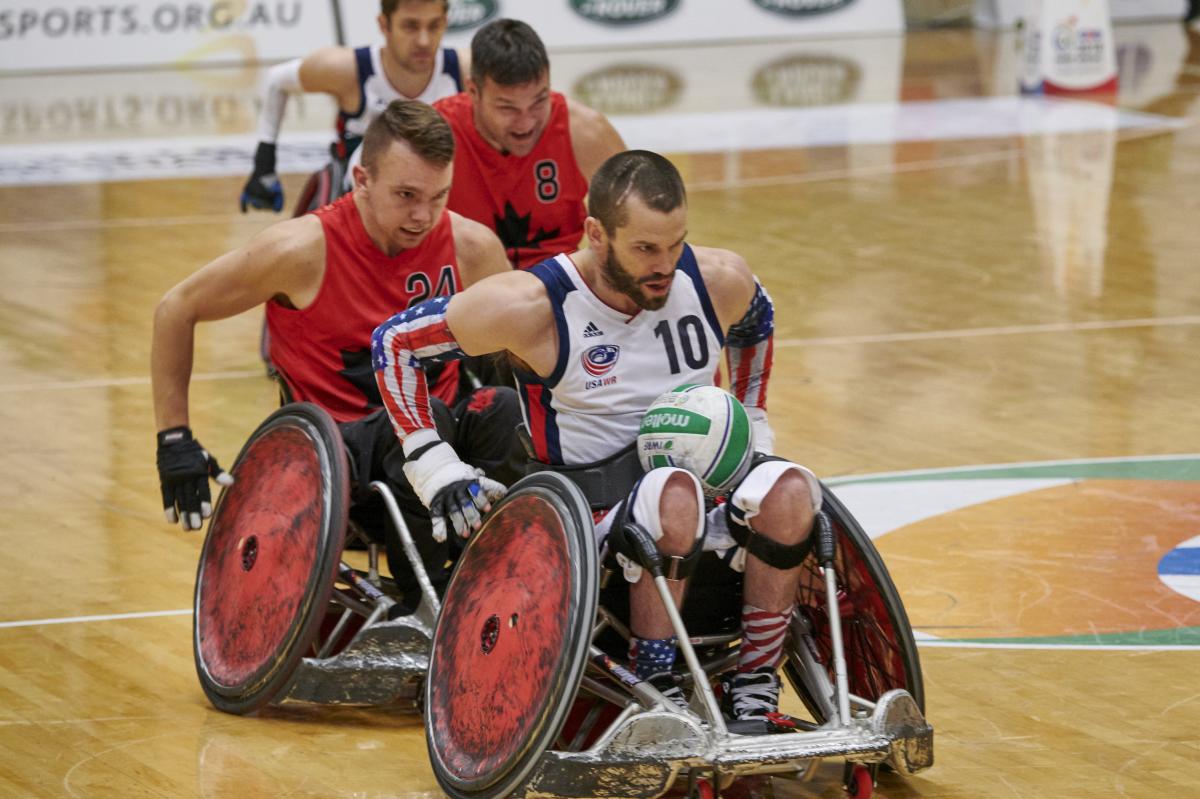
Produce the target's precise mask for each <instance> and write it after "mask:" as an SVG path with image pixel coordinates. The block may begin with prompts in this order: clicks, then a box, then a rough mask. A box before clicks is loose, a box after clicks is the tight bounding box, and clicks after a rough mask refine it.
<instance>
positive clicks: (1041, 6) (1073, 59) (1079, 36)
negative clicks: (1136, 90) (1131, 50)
mask: <svg viewBox="0 0 1200 799" xmlns="http://www.w3.org/2000/svg"><path fill="white" fill-rule="evenodd" d="M1027 19H1028V22H1029V24H1028V26H1027V29H1026V31H1025V40H1024V47H1025V51H1024V64H1023V70H1022V76H1021V90H1022V91H1026V92H1031V91H1032V92H1036V91H1041V92H1044V93H1045V94H1079V93H1097V92H1112V93H1114V94H1115V92H1116V90H1117V56H1116V45H1115V43H1114V41H1113V30H1112V19H1111V18H1110V17H1109V13H1108V0H1066V1H1064V0H1031V8H1030V14H1029V17H1028V18H1027Z"/></svg>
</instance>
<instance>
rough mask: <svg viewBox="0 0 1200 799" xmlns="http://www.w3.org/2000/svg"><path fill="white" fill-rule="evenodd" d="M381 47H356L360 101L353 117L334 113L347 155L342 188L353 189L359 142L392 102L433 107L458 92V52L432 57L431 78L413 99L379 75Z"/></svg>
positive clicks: (444, 51)
mask: <svg viewBox="0 0 1200 799" xmlns="http://www.w3.org/2000/svg"><path fill="white" fill-rule="evenodd" d="M382 59H383V45H374V46H371V47H359V48H357V49H356V50H355V51H354V60H355V63H356V64H357V65H358V90H359V97H361V98H362V101H361V103H360V105H359V106H358V110H357V111H356V112H354V113H353V114H347V113H346V112H345V111H341V112H339V113H338V138H339V139H340V141H341V146H342V147H343V148H344V149H345V150H346V151H347V152H349V153H350V160H349V163H348V164H347V166H346V174H345V177H344V179H343V187H344V188H345V189H346V190H347V191H349V190H350V189H352V188H354V166H355V165H356V164H358V163H359V162H360V161H361V160H362V151H361V148H359V146H358V143H359V140H360V139H362V137H363V134H365V133H366V132H367V126H368V125H370V124H371V120H373V119H375V117H377V116H379V115H380V114H382V113H383V112H384V110H385V109H386V108H387V107H388V104H389V103H391V102H392V101H393V100H420V101H421V102H423V103H425V104H427V105H433V102H434V100H440V99H442V98H443V97H449V96H450V95H452V94H458V93H459V92H460V91H462V75H461V70H460V69H459V63H458V51H457V50H453V49H451V48H449V47H443V48H440V49H439V50H438V51H437V54H436V55H435V56H434V61H433V77H431V78H430V79H429V83H427V84H425V89H424V90H423V91H422V92H421V93H420V94H418V95H417V96H416V97H407V96H405V95H403V94H401V93H400V92H398V91H396V87H395V86H393V85H392V84H391V81H389V80H388V79H387V75H386V74H385V73H384V71H383V60H382Z"/></svg>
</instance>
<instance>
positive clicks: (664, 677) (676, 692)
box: [646, 671, 688, 710]
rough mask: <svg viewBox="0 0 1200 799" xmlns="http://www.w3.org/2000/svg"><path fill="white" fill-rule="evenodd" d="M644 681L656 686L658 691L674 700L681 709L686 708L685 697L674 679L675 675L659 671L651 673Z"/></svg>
mask: <svg viewBox="0 0 1200 799" xmlns="http://www.w3.org/2000/svg"><path fill="white" fill-rule="evenodd" d="M646 682H648V683H650V684H651V685H653V686H654V687H655V688H657V689H658V692H659V693H661V694H662V695H663V696H665V697H666V698H667V699H669V700H670V701H671V702H674V703H675V705H676V706H677V707H679V708H680V709H681V710H687V709H688V701H687V697H686V696H684V695H683V689H682V688H680V687H679V683H677V682H676V681H675V675H673V674H671V673H670V672H666V671H661V672H659V673H658V674H651V675H650V676H649V677H647V678H646Z"/></svg>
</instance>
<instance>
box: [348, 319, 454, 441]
mask: <svg viewBox="0 0 1200 799" xmlns="http://www.w3.org/2000/svg"><path fill="white" fill-rule="evenodd" d="M449 302H450V298H449V297H435V298H434V299H432V300H426V301H425V302H422V303H420V304H418V305H414V306H413V307H411V308H409V309H408V310H406V311H403V312H401V313H398V314H396V315H395V316H393V317H392V318H391V319H389V320H387V321H386V322H384V323H383V324H382V325H380V326H379V327H377V328H375V332H374V333H373V334H371V364H372V366H373V367H374V369H375V381H376V382H377V383H378V384H379V394H380V396H382V397H383V405H384V407H385V408H387V412H388V416H390V417H391V418H392V426H393V427H394V428H395V429H396V435H397V436H398V437H399V438H400V440H401V441H404V440H405V439H406V438H408V436H409V435H410V434H412V433H415V432H417V431H418V430H436V425H435V424H434V421H433V416H432V415H431V414H430V410H429V383H428V381H427V380H426V379H425V372H424V370H423V369H422V367H423V366H424V365H426V364H431V363H445V362H446V361H453V360H457V359H459V358H465V357H466V353H464V352H463V351H462V349H461V348H460V347H459V346H458V342H457V341H455V340H454V334H453V333H451V332H450V327H449V326H448V325H447V324H446V306H447V304H448V303H449ZM407 443H408V442H405V444H406V445H407ZM405 452H406V453H407V452H408V450H407V448H406V449H405Z"/></svg>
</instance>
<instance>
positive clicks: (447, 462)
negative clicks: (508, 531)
mask: <svg viewBox="0 0 1200 799" xmlns="http://www.w3.org/2000/svg"><path fill="white" fill-rule="evenodd" d="M437 440H438V434H437V433H436V432H435V431H433V430H418V431H417V432H415V433H413V434H412V435H410V436H408V437H407V438H406V439H404V454H405V456H406V457H408V456H410V453H412V452H415V451H416V450H418V449H420V448H421V447H423V446H425V445H426V444H429V443H431V442H433V441H437ZM414 442H415V443H414ZM404 476H405V477H407V478H408V482H410V483H412V487H413V490H414V491H416V492H417V497H419V498H420V500H421V502H422V503H423V504H424V505H425V507H427V508H428V507H429V506H430V505H431V504H432V503H433V497H434V495H435V494H437V492H439V491H441V490H442V489H443V488H445V487H446V486H448V485H450V484H451V483H457V482H458V481H459V480H475V479H478V477H479V473H478V471H477V470H476V469H475V467H474V466H470V465H468V464H465V463H463V462H462V459H461V458H459V457H458V453H457V452H455V451H454V448H453V447H451V446H450V445H449V444H447V443H446V442H445V441H438V443H437V444H436V445H435V446H433V447H430V448H429V449H427V450H425V451H424V452H422V453H421V456H420V457H419V458H417V459H416V460H415V461H413V460H409V461H405V462H404Z"/></svg>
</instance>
